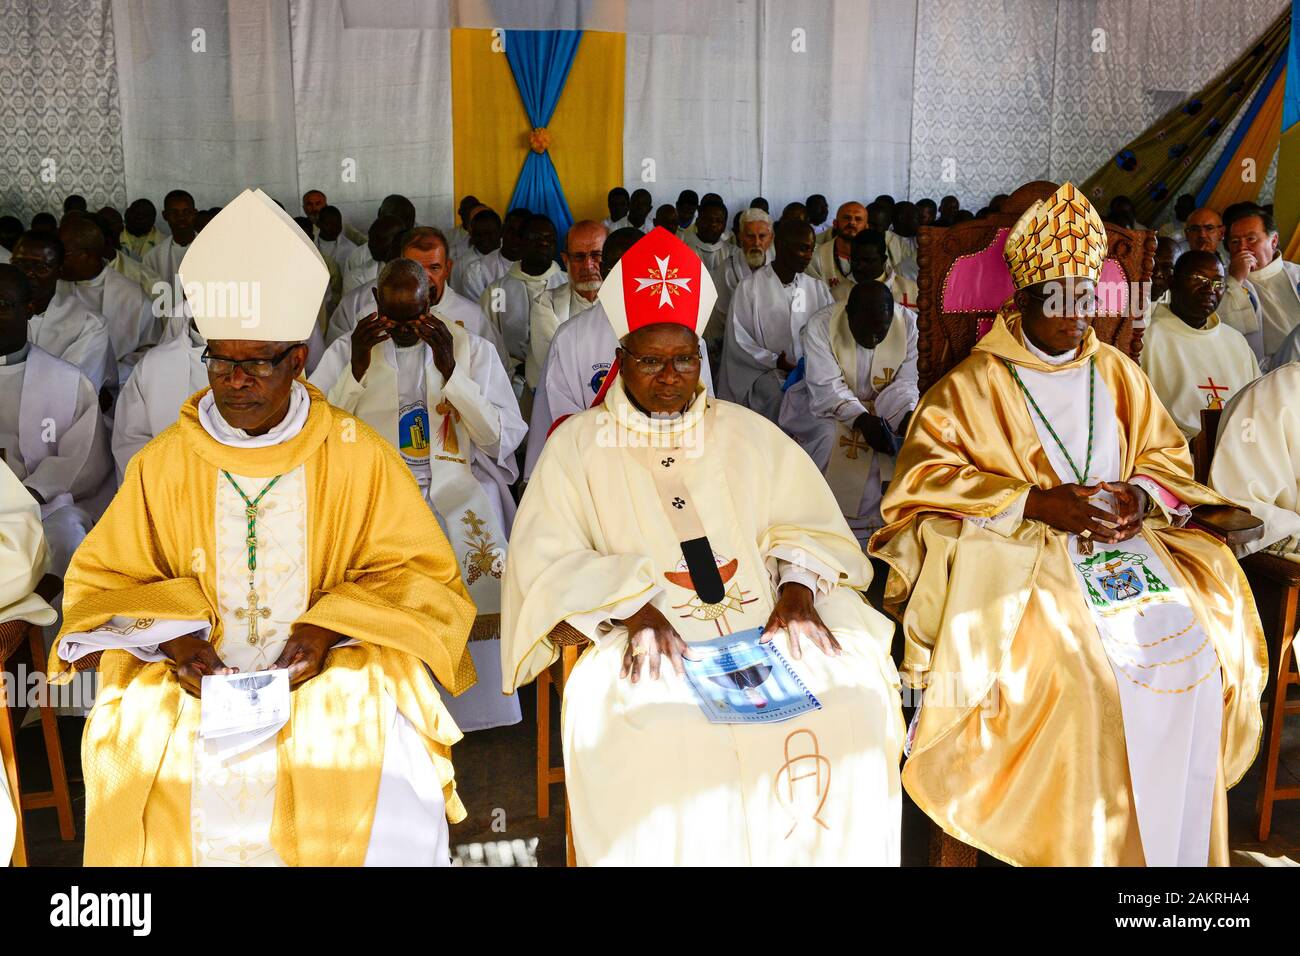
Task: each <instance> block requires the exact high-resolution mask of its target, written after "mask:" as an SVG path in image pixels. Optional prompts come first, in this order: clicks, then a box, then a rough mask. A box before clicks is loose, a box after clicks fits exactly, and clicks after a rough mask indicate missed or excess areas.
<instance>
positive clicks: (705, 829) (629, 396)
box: [502, 229, 903, 866]
mask: <svg viewBox="0 0 1300 956" xmlns="http://www.w3.org/2000/svg"><path fill="white" fill-rule="evenodd" d="M617 235H618V234H617V233H615V237H617ZM713 297H714V292H713V283H712V280H711V279H710V278H709V274H708V271H707V270H706V269H705V268H704V267H703V265H702V263H701V262H700V260H699V259H698V258H697V257H696V256H695V255H694V253H692V252H691V251H690V249H688V248H687V247H686V246H685V245H684V244H683V243H682V242H681V241H680V240H678V239H677V238H676V237H674V236H671V235H669V234H668V233H667V232H666V231H665V230H662V229H655V230H653V231H652V232H651V233H649V235H647V236H646V237H645V238H644V239H642V240H641V241H640V242H638V243H637V244H636V245H634V246H632V248H631V249H629V250H628V251H627V252H625V253H624V254H623V257H622V258H621V259H620V260H619V263H618V265H617V266H616V267H615V268H614V270H613V272H611V273H610V275H609V276H608V277H607V278H606V280H605V283H604V285H603V286H602V287H601V290H600V301H601V305H602V306H603V310H604V313H605V314H607V315H608V316H609V319H610V323H611V325H613V327H614V331H615V334H616V336H617V337H618V339H619V341H620V343H621V345H620V347H619V349H618V356H617V365H616V367H615V369H613V370H611V371H610V377H609V378H608V379H607V382H608V383H609V385H608V390H607V391H606V393H605V394H604V395H603V396H602V401H601V403H600V405H599V406H598V407H594V408H592V409H589V410H587V411H585V412H583V413H581V414H578V415H574V416H573V417H571V418H569V419H568V420H566V421H565V422H564V423H563V424H561V425H560V426H559V427H558V428H557V429H556V430H555V432H554V433H553V434H552V435H551V438H550V440H549V441H548V442H547V445H546V449H545V451H544V452H543V453H542V456H541V459H540V460H539V461H538V463H537V470H536V471H535V472H534V474H533V479H532V481H531V482H530V484H529V487H528V491H527V492H526V493H525V495H524V498H523V501H522V503H521V505H520V508H519V515H518V518H517V519H516V524H515V534H514V537H513V538H512V541H511V547H510V554H509V555H508V557H507V561H506V576H505V581H504V584H503V593H504V601H503V609H502V638H503V645H504V651H505V659H504V665H505V689H506V690H507V691H511V690H514V689H515V688H516V687H517V686H519V685H520V684H523V683H526V682H528V681H530V680H532V679H533V678H534V677H536V676H537V675H538V674H539V673H540V672H541V671H543V670H544V669H546V668H547V667H549V666H550V665H551V664H552V663H553V662H554V661H555V660H556V658H557V656H558V654H559V647H560V645H562V644H564V643H576V642H578V641H585V640H590V641H591V642H592V644H591V646H590V647H588V648H587V649H586V650H585V651H584V652H583V654H582V656H581V657H580V658H579V659H578V662H577V664H576V666H575V667H574V669H573V673H572V675H571V676H570V678H569V680H568V681H567V683H566V684H565V690H564V712H563V716H562V735H563V740H564V762H565V784H566V787H567V788H568V797H569V803H570V807H571V813H572V816H571V819H572V824H573V840H574V847H575V851H576V854H577V859H578V861H579V862H580V863H582V864H588V865H597V864H636V865H661V866H662V865H689V864H706V865H712V866H719V865H721V866H727V865H756V866H758V865H783V864H836V863H863V864H881V865H885V864H888V865H897V863H898V861H899V813H900V791H899V787H898V759H899V753H900V747H901V743H902V734H903V726H902V718H901V710H900V707H899V701H898V697H897V685H896V683H895V678H896V672H895V670H894V665H893V662H892V661H891V659H890V657H889V643H890V640H891V634H892V627H891V626H890V624H889V623H888V622H887V621H886V619H885V618H884V617H883V616H882V615H881V614H880V613H878V612H877V611H875V610H874V609H873V608H871V607H870V606H869V605H868V604H867V603H866V602H865V601H864V600H863V597H862V595H861V594H860V593H859V592H861V591H863V590H865V589H866V588H867V586H868V584H869V582H870V579H871V566H870V563H869V562H868V561H867V559H866V556H865V555H864V554H863V553H862V549H861V548H860V547H859V546H858V544H857V542H856V541H855V540H854V538H853V533H852V532H851V531H850V530H849V527H848V525H847V524H846V523H845V521H844V518H843V517H842V516H841V514H840V509H839V507H838V506H837V505H836V503H835V499H834V498H833V497H832V495H831V493H830V491H829V489H828V488H827V487H826V482H825V481H824V480H823V479H822V477H821V475H820V474H818V472H817V469H816V468H815V467H814V466H813V464H812V462H811V460H809V458H808V456H807V455H806V454H804V452H803V451H802V450H801V449H800V448H799V447H798V446H797V445H796V444H795V443H794V442H792V441H791V440H790V439H788V438H786V437H785V436H784V435H783V434H781V432H780V431H779V430H778V429H777V428H776V427H775V426H773V425H772V424H771V423H769V422H766V421H764V420H763V419H762V417H761V416H759V415H756V414H754V413H752V412H750V411H748V410H747V409H744V408H740V407H738V406H736V405H732V404H729V403H727V402H719V401H715V400H714V399H712V398H710V397H709V396H708V394H707V393H706V392H705V390H704V387H703V385H702V384H701V383H700V379H699V372H700V365H701V359H700V354H699V353H700V346H699V338H698V336H699V333H700V331H701V330H702V329H703V328H704V325H705V323H706V322H707V321H708V318H709V314H710V312H711V310H712V307H713ZM738 632H750V633H747V634H745V635H740V634H738ZM760 634H761V635H762V636H763V639H762V642H760V641H759V635H760ZM733 636H734V638H733ZM737 641H741V642H742V643H741V646H740V647H739V648H737V647H736V642H737ZM703 642H712V643H711V644H710V645H709V646H708V647H706V646H705V645H704V643H703ZM723 646H725V647H729V648H731V649H732V650H733V652H734V653H733V656H732V657H731V658H730V659H732V660H735V659H736V657H735V656H734V655H737V654H738V655H741V657H740V659H741V660H751V661H752V662H753V663H752V664H749V665H746V666H745V667H744V668H743V669H736V668H733V669H732V670H730V671H721V672H718V671H714V673H715V674H716V675H717V679H716V681H715V679H713V678H709V677H703V678H702V681H703V684H704V685H705V688H706V690H708V691H710V693H709V696H708V697H707V698H706V697H704V696H701V697H699V698H697V696H696V692H695V691H694V690H693V685H692V684H691V683H690V682H689V680H688V678H687V677H686V676H685V673H684V672H685V668H686V667H689V666H691V661H699V660H700V657H699V655H700V654H701V653H702V652H704V651H708V650H711V649H712V650H714V651H716V650H717V649H718V648H719V647H723ZM693 648H694V649H693ZM776 649H779V651H778V650H776ZM684 657H686V658H690V660H685V661H684V660H683V658H684ZM715 660H718V658H715ZM787 667H788V668H789V669H791V670H792V671H793V672H794V673H795V674H796V675H797V676H798V678H799V679H800V680H801V681H802V687H803V688H805V689H804V690H803V691H801V692H800V693H799V696H798V701H799V703H800V704H801V705H802V704H809V703H810V702H809V701H808V700H807V698H806V697H805V696H804V695H805V694H810V695H812V696H813V697H815V699H816V701H818V702H820V707H805V706H799V707H795V708H793V709H792V710H791V711H790V712H785V711H783V710H782V709H781V708H784V707H785V706H786V704H787V703H793V702H794V699H793V698H788V697H787V698H784V702H783V703H780V704H778V708H777V709H774V710H772V711H769V712H768V713H771V714H773V715H776V714H778V713H781V715H782V716H783V717H784V718H786V719H785V720H782V721H781V722H744V723H745V725H744V726H741V725H739V724H738V723H737V722H736V721H735V719H734V717H733V719H732V721H731V722H730V723H715V722H712V721H711V720H710V718H709V717H707V716H706V711H705V709H704V706H705V704H704V701H705V700H709V701H716V700H718V699H719V698H720V697H722V698H725V700H726V701H732V700H734V699H735V698H736V697H739V699H740V704H738V705H737V706H738V707H742V706H746V702H752V701H755V700H756V701H757V703H756V704H754V703H749V704H748V706H749V707H750V708H761V707H763V706H767V705H768V704H769V703H772V702H773V701H781V700H782V698H780V697H779V696H778V695H776V693H775V691H774V689H773V688H774V682H773V683H769V679H770V678H773V677H774V675H773V672H774V671H775V670H777V669H779V668H780V669H784V668H787ZM783 673H784V670H783ZM779 679H780V678H779V677H778V678H775V680H779ZM713 688H720V689H719V690H713ZM726 688H730V690H731V691H734V692H735V693H734V694H732V693H730V692H729V691H727V690H726ZM768 695H772V696H771V697H769V696H768ZM711 712H712V713H713V715H714V717H715V718H718V717H720V718H727V717H731V716H732V712H731V711H729V710H725V709H723V708H722V707H714V708H712V709H711Z"/></svg>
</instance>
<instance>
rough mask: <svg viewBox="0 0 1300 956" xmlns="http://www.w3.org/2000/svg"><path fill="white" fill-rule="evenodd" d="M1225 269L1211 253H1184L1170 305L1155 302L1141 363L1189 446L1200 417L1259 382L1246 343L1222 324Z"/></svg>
mask: <svg viewBox="0 0 1300 956" xmlns="http://www.w3.org/2000/svg"><path fill="white" fill-rule="evenodd" d="M1223 289H1224V278H1223V266H1221V265H1220V264H1219V260H1218V259H1217V258H1216V257H1215V256H1214V254H1213V253H1210V252H1195V251H1193V252H1184V253H1183V254H1182V256H1181V257H1180V258H1179V259H1178V262H1177V263H1176V264H1175V266H1174V274H1173V276H1172V279H1171V281H1170V285H1169V299H1168V301H1167V302H1155V303H1154V304H1153V306H1152V308H1151V318H1150V319H1149V320H1148V322H1147V327H1146V331H1145V332H1144V333H1143V337H1142V353H1141V356H1140V361H1141V364H1142V371H1144V372H1146V373H1147V378H1149V379H1150V380H1151V385H1152V386H1153V387H1154V388H1155V390H1156V394H1157V395H1158V396H1160V401H1161V402H1163V403H1164V406H1165V409H1166V410H1168V412H1169V414H1170V416H1172V417H1173V420H1174V423H1175V424H1176V425H1177V426H1178V428H1179V429H1180V430H1181V431H1182V433H1183V435H1184V436H1185V437H1186V438H1187V439H1188V440H1189V441H1190V440H1191V439H1193V438H1195V437H1196V436H1197V435H1199V434H1200V433H1201V411H1202V410H1203V409H1219V408H1223V406H1224V403H1225V402H1226V401H1227V400H1228V399H1230V398H1231V397H1232V396H1233V395H1236V394H1237V393H1238V392H1239V391H1241V390H1242V389H1243V388H1245V387H1246V386H1247V385H1249V384H1250V383H1251V382H1253V381H1254V380H1255V379H1257V378H1259V363H1258V362H1256V361H1255V353H1254V352H1253V351H1251V348H1250V345H1249V344H1248V343H1247V342H1246V337H1245V336H1244V335H1242V334H1241V333H1240V332H1238V331H1237V330H1236V329H1234V328H1232V327H1231V326H1229V325H1225V324H1223V323H1222V322H1221V321H1220V320H1219V315H1218V312H1217V311H1216V310H1217V309H1218V307H1219V302H1220V301H1221V300H1222V299H1223Z"/></svg>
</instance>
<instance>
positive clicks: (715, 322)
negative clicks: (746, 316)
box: [682, 229, 752, 342]
mask: <svg viewBox="0 0 1300 956" xmlns="http://www.w3.org/2000/svg"><path fill="white" fill-rule="evenodd" d="M682 241H683V242H685V243H686V245H688V246H690V248H691V251H692V252H694V253H695V254H696V255H697V256H699V257H700V261H701V262H702V263H704V268H706V269H708V270H709V276H710V277H711V278H712V279H713V288H714V289H715V290H716V291H717V293H718V298H717V299H716V300H715V301H714V303H713V314H712V315H710V316H709V323H708V325H706V326H705V327H704V337H705V338H706V339H707V340H708V341H710V342H718V341H721V339H722V331H723V329H724V328H725V324H726V321H727V307H728V306H729V305H731V294H732V293H733V292H735V290H736V286H737V285H739V284H740V280H741V279H743V278H744V277H745V275H746V274H748V273H749V272H750V271H752V270H750V268H749V266H748V265H747V264H746V262H745V257H744V254H743V253H739V250H737V248H736V247H735V246H733V245H731V244H729V243H728V242H726V241H725V240H724V239H722V238H721V237H719V238H718V241H717V242H701V241H700V237H699V236H698V235H697V234H696V232H695V230H694V229H688V230H686V234H685V235H684V236H682ZM737 254H739V260H738V261H735V263H734V271H735V274H734V277H732V276H729V272H730V271H731V267H732V265H733V260H734V259H735V258H736V256H737ZM742 270H743V271H742Z"/></svg>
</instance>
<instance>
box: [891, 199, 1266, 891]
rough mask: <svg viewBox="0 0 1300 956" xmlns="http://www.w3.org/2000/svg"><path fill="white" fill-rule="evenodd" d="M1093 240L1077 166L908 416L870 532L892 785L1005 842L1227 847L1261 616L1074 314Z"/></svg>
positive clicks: (1162, 440) (1081, 855) (1082, 300)
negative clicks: (905, 712) (896, 701)
mask: <svg viewBox="0 0 1300 956" xmlns="http://www.w3.org/2000/svg"><path fill="white" fill-rule="evenodd" d="M1106 249H1107V240H1106V231H1105V228H1104V227H1103V225H1102V222H1101V217H1100V216H1098V214H1097V212H1096V210H1095V209H1094V208H1093V207H1092V204H1091V203H1090V202H1089V201H1088V199H1087V197H1086V196H1084V194H1083V193H1082V192H1081V191H1079V190H1078V189H1076V188H1075V187H1074V185H1073V184H1071V183H1065V184H1064V185H1062V186H1061V187H1060V188H1059V189H1058V190H1057V191H1056V192H1055V193H1054V194H1053V195H1052V196H1050V197H1048V198H1047V199H1045V200H1042V201H1040V202H1036V203H1034V205H1033V206H1031V207H1030V208H1029V209H1028V210H1026V211H1025V214H1024V215H1023V216H1022V217H1021V218H1020V220H1019V221H1017V223H1016V224H1015V226H1014V227H1013V228H1012V229H1011V231H1010V234H1009V235H1008V236H1007V240H1006V246H1005V249H1004V253H1003V254H1004V257H1005V259H1006V261H1007V265H1008V266H1009V268H1010V273H1011V280H1012V282H1013V285H1014V288H1015V294H1014V298H1013V299H1012V300H1009V301H1008V302H1007V303H1006V304H1005V305H1004V306H1003V307H1002V309H1001V311H1000V313H999V315H998V317H997V319H996V320H995V322H994V324H993V328H992V330H991V331H990V332H989V333H988V334H987V335H985V336H984V337H983V338H982V339H980V341H979V342H977V343H976V344H975V347H974V350H973V351H972V352H971V353H970V355H969V356H968V357H966V358H965V359H964V360H963V361H961V362H960V363H959V364H958V365H957V366H956V367H955V368H954V369H952V371H950V372H949V373H948V374H947V375H946V376H944V377H943V378H942V379H940V380H939V382H937V383H936V384H935V385H933V386H931V387H930V388H929V389H928V390H927V391H926V393H925V395H924V396H923V397H922V398H921V401H920V403H919V404H918V406H917V408H916V411H915V412H914V414H913V416H912V421H911V424H910V425H909V426H908V432H907V440H906V442H905V443H904V445H903V448H902V451H901V452H900V454H899V457H898V464H897V467H896V468H895V470H894V480H893V481H892V482H891V483H890V486H889V489H888V491H886V492H885V498H884V502H883V504H882V505H881V511H882V514H883V517H884V519H885V522H886V524H885V527H884V528H882V529H881V530H880V531H878V532H876V534H875V535H874V536H873V537H872V539H871V545H870V552H871V555H872V556H873V557H876V558H879V559H881V560H883V561H885V562H886V563H888V564H889V565H890V567H891V571H890V575H889V581H888V584H887V587H886V592H885V602H886V605H887V606H888V607H890V608H891V609H895V610H898V611H899V612H900V613H901V614H902V620H903V632H904V635H905V645H904V662H903V676H904V680H906V681H907V682H908V684H909V686H911V687H913V688H917V689H923V694H922V696H921V700H920V704H919V709H918V711H917V715H916V717H915V720H914V724H913V735H912V738H911V742H910V756H909V758H908V761H907V763H906V765H905V766H904V768H903V785H904V786H905V787H906V788H907V791H908V794H909V795H910V796H911V797H912V799H913V801H914V802H915V803H916V805H917V806H918V807H920V808H921V810H922V811H924V812H925V813H926V814H928V815H929V816H930V818H931V819H932V820H933V821H934V822H935V823H936V824H938V825H939V826H940V827H941V828H943V830H944V831H945V832H946V833H948V834H949V835H951V836H953V837H955V838H957V839H958V840H961V841H963V842H964V843H967V844H969V845H970V846H973V847H976V848H978V849H980V850H983V851H984V852H986V853H988V854H990V855H992V856H994V857H996V858H998V859H1000V860H1002V861H1004V862H1007V863H1012V864H1020V865H1025V866H1141V865H1144V864H1145V865H1147V866H1193V867H1202V866H1207V865H1216V866H1226V865H1227V864H1228V862H1229V857H1228V852H1229V850H1228V800H1227V788H1228V787H1230V786H1232V785H1234V784H1236V783H1237V782H1238V781H1239V780H1240V779H1241V778H1242V776H1243V775H1244V774H1245V773H1246V771H1247V769H1249V767H1250V765H1251V764H1252V763H1253V762H1254V759H1255V754H1256V752H1257V750H1258V747H1259V738H1260V731H1261V728H1262V723H1261V720H1260V710H1259V698H1260V694H1261V692H1262V691H1263V689H1264V683H1265V680H1266V678H1267V656H1266V654H1265V649H1264V641H1263V632H1262V630H1261V627H1260V623H1259V616H1258V614H1257V613H1256V611H1255V605H1254V602H1253V600H1252V598H1251V595H1250V591H1249V590H1248V588H1247V587H1246V581H1245V577H1244V576H1243V575H1242V573H1241V570H1240V568H1239V567H1238V566H1237V562H1236V559H1235V558H1234V557H1233V555H1232V552H1231V551H1230V550H1229V549H1228V548H1227V547H1226V546H1225V545H1223V544H1221V543H1219V542H1218V541H1217V540H1215V539H1214V538H1212V537H1210V536H1209V535H1208V534H1206V533H1204V532H1203V531H1199V530H1195V529H1192V528H1186V527H1183V525H1184V524H1185V522H1186V521H1187V520H1188V517H1189V515H1190V511H1191V508H1192V506H1195V505H1201V504H1215V505H1222V504H1226V503H1227V502H1226V501H1225V500H1224V499H1223V498H1221V497H1220V496H1219V495H1216V494H1215V493H1214V492H1212V491H1210V490H1209V489H1208V488H1206V487H1204V486H1202V485H1199V484H1197V483H1196V482H1195V481H1193V480H1192V462H1191V456H1190V455H1189V454H1188V451H1187V443H1186V442H1185V441H1184V440H1183V436H1182V434H1181V433H1180V432H1179V431H1178V428H1177V426H1176V425H1175V424H1174V422H1173V419H1171V418H1170V417H1169V415H1168V413H1167V412H1166V411H1165V410H1164V408H1163V406H1162V405H1161V404H1160V400H1159V398H1157V396H1156V394H1155V390H1154V389H1153V388H1152V387H1151V383H1150V382H1149V381H1148V380H1147V377H1146V376H1145V375H1144V374H1143V373H1142V370H1141V369H1140V368H1138V366H1137V364H1136V363H1135V362H1133V361H1132V360H1131V359H1129V358H1128V356H1126V355H1124V354H1123V353H1122V352H1120V351H1118V350H1117V349H1115V348H1113V347H1111V346H1109V345H1105V344H1102V343H1101V342H1099V341H1098V339H1097V335H1096V333H1095V332H1094V331H1093V330H1092V329H1091V328H1090V320H1091V317H1092V315H1093V314H1094V311H1095V308H1096V298H1095V295H1096V282H1097V278H1098V276H1099V275H1100V273H1101V268H1102V262H1103V261H1104V259H1105V256H1106ZM904 605H906V610H905V612H903V611H902V608H903V606H904Z"/></svg>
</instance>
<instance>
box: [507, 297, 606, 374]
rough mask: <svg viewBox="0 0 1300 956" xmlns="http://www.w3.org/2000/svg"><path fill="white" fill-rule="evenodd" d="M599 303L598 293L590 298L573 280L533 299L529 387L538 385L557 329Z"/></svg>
mask: <svg viewBox="0 0 1300 956" xmlns="http://www.w3.org/2000/svg"><path fill="white" fill-rule="evenodd" d="M595 304H596V299H595V293H592V298H591V299H590V300H588V299H587V298H585V297H584V296H582V295H579V294H578V292H577V290H575V289H574V288H573V283H571V282H566V283H564V285H560V286H556V287H555V288H554V289H546V290H545V291H543V292H542V294H541V295H539V296H538V297H537V299H536V300H535V301H534V302H533V309H532V314H531V315H530V316H529V320H528V325H529V331H528V361H527V362H525V363H524V381H526V382H527V383H528V387H529V388H537V382H538V380H539V379H540V378H541V376H542V366H543V365H545V364H546V353H547V352H549V351H550V350H551V339H553V338H555V331H556V329H558V328H559V327H560V326H561V325H563V324H564V323H565V322H567V321H569V319H570V318H572V317H573V316H575V315H581V314H582V313H583V312H586V311H587V310H588V309H590V308H591V307H592V306H593V305H595Z"/></svg>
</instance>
